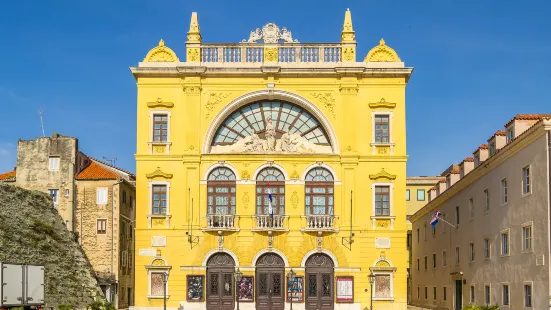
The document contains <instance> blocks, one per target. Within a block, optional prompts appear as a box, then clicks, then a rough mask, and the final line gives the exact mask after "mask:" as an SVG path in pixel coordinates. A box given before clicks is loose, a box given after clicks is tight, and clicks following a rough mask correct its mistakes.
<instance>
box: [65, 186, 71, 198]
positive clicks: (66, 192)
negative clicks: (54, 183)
mask: <svg viewBox="0 0 551 310" xmlns="http://www.w3.org/2000/svg"><path fill="white" fill-rule="evenodd" d="M69 194H70V191H69V189H68V188H67V189H65V197H69Z"/></svg>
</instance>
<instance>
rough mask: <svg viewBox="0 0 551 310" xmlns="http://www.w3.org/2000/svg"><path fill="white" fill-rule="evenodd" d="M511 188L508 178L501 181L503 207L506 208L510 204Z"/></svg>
mask: <svg viewBox="0 0 551 310" xmlns="http://www.w3.org/2000/svg"><path fill="white" fill-rule="evenodd" d="M508 186H509V184H508V182H507V178H503V179H501V205H502V206H504V205H506V204H507V203H508V202H509V189H508V188H507V187H508Z"/></svg>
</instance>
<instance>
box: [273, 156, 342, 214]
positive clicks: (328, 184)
mask: <svg viewBox="0 0 551 310" xmlns="http://www.w3.org/2000/svg"><path fill="white" fill-rule="evenodd" d="M317 169H322V170H325V171H327V173H328V175H329V176H331V180H327V179H326V180H324V181H315V180H308V181H307V180H306V179H307V178H308V175H309V174H310V173H312V172H313V171H315V170H317ZM281 172H282V173H283V171H281ZM316 188H324V193H314V189H316ZM329 189H331V192H330V191H329ZM316 196H318V197H320V196H322V197H324V199H325V212H324V213H314V212H313V211H314V207H315V205H314V197H316ZM307 197H310V199H309V200H310V204H308V205H307V204H306V200H307V199H306V198H307ZM329 198H332V200H333V204H332V205H330V204H329V200H330V199H329ZM329 211H330V212H329ZM304 213H305V215H334V214H335V175H334V174H333V172H332V171H331V170H329V169H327V168H326V167H314V168H312V169H310V170H308V172H306V174H305V175H304Z"/></svg>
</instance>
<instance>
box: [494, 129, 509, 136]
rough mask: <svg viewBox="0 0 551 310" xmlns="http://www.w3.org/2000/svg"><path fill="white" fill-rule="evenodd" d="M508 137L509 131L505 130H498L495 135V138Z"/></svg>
mask: <svg viewBox="0 0 551 310" xmlns="http://www.w3.org/2000/svg"><path fill="white" fill-rule="evenodd" d="M505 135H507V131H505V130H498V131H496V133H494V136H505Z"/></svg>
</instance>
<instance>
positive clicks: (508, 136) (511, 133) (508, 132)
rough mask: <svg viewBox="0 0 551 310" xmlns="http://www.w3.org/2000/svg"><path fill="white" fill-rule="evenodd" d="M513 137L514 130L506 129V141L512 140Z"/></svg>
mask: <svg viewBox="0 0 551 310" xmlns="http://www.w3.org/2000/svg"><path fill="white" fill-rule="evenodd" d="M513 139H515V131H514V130H513V128H511V129H507V143H509V142H511V141H513Z"/></svg>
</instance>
